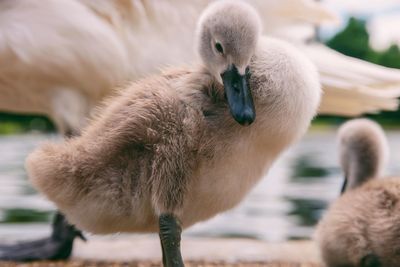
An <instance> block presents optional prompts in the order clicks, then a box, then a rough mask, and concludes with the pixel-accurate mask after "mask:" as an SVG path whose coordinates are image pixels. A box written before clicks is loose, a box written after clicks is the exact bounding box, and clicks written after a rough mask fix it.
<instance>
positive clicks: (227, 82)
mask: <svg viewBox="0 0 400 267" xmlns="http://www.w3.org/2000/svg"><path fill="white" fill-rule="evenodd" d="M221 77H222V81H223V83H224V88H225V94H226V97H227V99H228V104H229V109H230V111H231V114H232V116H233V118H234V119H235V120H236V121H237V122H238V123H240V124H241V125H250V124H251V123H252V122H253V121H254V120H255V118H256V111H255V108H254V104H253V97H252V96H251V92H250V90H249V87H248V85H247V79H246V74H244V75H240V74H239V71H238V69H237V68H236V66H235V65H231V66H230V67H229V69H228V70H226V71H225V72H224V73H222V74H221Z"/></svg>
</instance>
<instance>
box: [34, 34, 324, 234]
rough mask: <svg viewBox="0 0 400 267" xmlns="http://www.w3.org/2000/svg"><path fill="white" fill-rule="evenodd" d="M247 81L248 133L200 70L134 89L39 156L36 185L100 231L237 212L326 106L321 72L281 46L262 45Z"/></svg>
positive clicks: (73, 218)
mask: <svg viewBox="0 0 400 267" xmlns="http://www.w3.org/2000/svg"><path fill="white" fill-rule="evenodd" d="M248 79H249V87H250V88H251V91H252V95H253V98H254V105H255V107H256V111H257V117H256V120H255V122H254V123H253V124H252V125H250V126H248V127H243V126H241V125H239V124H238V123H236V122H235V121H234V120H233V119H232V116H231V115H230V113H229V110H228V107H227V103H226V99H225V97H224V91H223V87H222V85H221V84H220V83H219V82H218V81H217V79H216V78H215V77H214V76H213V75H212V74H211V73H210V72H209V71H208V70H207V69H205V68H204V67H202V66H199V67H191V68H189V67H188V68H185V69H180V70H179V69H172V70H169V71H166V72H165V73H164V74H163V75H160V76H152V77H148V78H146V79H144V80H141V81H139V82H137V83H133V84H131V85H130V86H128V88H126V89H124V90H122V91H121V93H119V95H118V96H116V97H115V98H112V99H111V100H110V101H109V102H108V103H107V104H106V105H105V108H104V109H102V110H101V111H100V112H99V115H98V116H97V117H96V118H94V119H93V120H92V122H91V123H90V126H89V127H88V128H87V129H86V130H84V131H83V133H82V136H81V137H78V138H74V139H70V140H68V141H67V142H65V143H62V144H52V143H50V144H47V145H45V146H43V147H41V148H39V149H38V150H36V151H35V152H34V153H32V154H31V155H30V156H29V158H28V160H27V169H28V172H29V176H30V180H31V182H32V183H33V184H34V186H35V187H36V188H37V189H39V190H40V191H41V192H43V193H44V194H45V195H47V196H48V197H49V199H50V200H52V201H54V202H55V203H56V204H57V206H58V207H59V208H60V209H61V211H62V212H64V213H65V214H66V216H67V218H68V220H69V221H70V222H71V223H74V224H76V225H77V226H78V227H79V228H81V229H85V230H89V231H92V232H96V233H110V232H115V231H126V232H143V231H156V230H157V218H158V215H160V214H161V213H165V212H172V213H174V214H177V216H178V218H179V219H180V220H181V221H182V224H183V226H184V227H188V226H190V225H192V224H193V223H195V222H197V221H200V220H205V219H207V218H210V217H211V216H214V215H215V214H217V213H218V212H221V211H224V210H227V209H230V208H232V207H234V206H235V205H236V204H237V203H238V202H239V201H240V200H241V199H242V198H243V197H244V196H245V195H246V193H247V192H248V191H249V190H250V189H251V188H252V187H253V186H254V185H255V184H256V183H257V181H258V180H259V179H260V178H261V177H262V176H263V175H264V173H265V172H266V171H268V169H269V167H270V166H271V164H272V163H273V161H274V160H275V159H276V158H277V157H278V155H279V154H280V153H281V152H282V151H283V150H284V149H285V148H286V147H287V146H288V145H289V144H291V143H292V142H294V141H295V140H297V139H298V138H299V137H300V136H301V135H302V134H303V133H304V132H305V131H306V129H307V127H308V125H309V123H310V121H311V119H312V117H313V116H314V115H315V112H316V109H317V106H318V102H319V99H320V85H319V82H318V75H317V72H316V70H315V68H314V66H313V65H312V64H311V63H310V62H309V61H308V60H307V58H305V57H304V56H303V55H301V54H300V53H299V52H298V51H297V50H296V49H294V48H293V47H292V46H290V45H288V44H286V43H285V42H282V41H278V40H275V39H270V38H263V39H262V40H260V41H259V45H258V48H257V50H256V54H255V56H254V57H253V58H252V60H251V63H250V77H249V78H248Z"/></svg>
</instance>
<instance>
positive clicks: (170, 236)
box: [159, 214, 185, 267]
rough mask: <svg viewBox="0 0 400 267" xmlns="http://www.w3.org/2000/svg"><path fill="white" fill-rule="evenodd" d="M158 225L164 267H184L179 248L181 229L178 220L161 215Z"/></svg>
mask: <svg viewBox="0 0 400 267" xmlns="http://www.w3.org/2000/svg"><path fill="white" fill-rule="evenodd" d="M159 224H160V225H159V226H160V233H159V235H160V240H161V248H162V254H163V265H164V267H184V266H185V265H184V264H183V260H182V256H181V248H180V245H181V233H182V228H181V226H180V223H179V221H178V219H177V218H176V217H175V216H174V215H172V214H162V215H161V216H160V218H159Z"/></svg>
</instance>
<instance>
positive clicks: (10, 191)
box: [0, 131, 400, 241]
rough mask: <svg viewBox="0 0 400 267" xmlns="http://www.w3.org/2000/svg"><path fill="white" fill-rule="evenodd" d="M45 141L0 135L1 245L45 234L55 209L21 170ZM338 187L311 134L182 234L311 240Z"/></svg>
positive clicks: (324, 137)
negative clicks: (240, 196) (241, 194)
mask: <svg viewBox="0 0 400 267" xmlns="http://www.w3.org/2000/svg"><path fill="white" fill-rule="evenodd" d="M397 136H398V133H397V132H390V133H389V142H390V146H391V148H392V151H395V152H396V151H398V150H399V148H400V138H398V137H397ZM48 139H59V138H58V137H57V136H53V135H41V134H30V135H19V136H0V146H1V148H2V149H1V150H0V241H1V239H3V240H5V239H6V240H12V239H23V238H34V237H38V236H41V235H45V234H46V233H48V231H49V224H48V221H49V218H50V217H51V216H50V214H51V212H52V211H53V210H54V206H53V205H52V204H51V203H49V202H48V201H47V200H45V199H44V198H43V197H42V196H40V195H38V194H37V193H36V192H35V191H34V190H33V189H32V187H31V186H30V185H29V183H28V182H27V177H26V174H25V171H24V167H23V163H24V159H25V157H26V155H27V154H28V153H29V152H30V151H32V150H33V149H34V147H36V146H37V145H38V144H40V143H41V142H43V141H45V140H48ZM398 139H399V140H398ZM399 160H400V155H394V154H393V155H391V164H390V168H389V171H390V172H391V173H400V169H399V168H398V166H397V165H396V164H395V162H399ZM341 182H342V178H341V172H340V169H339V167H338V163H337V151H336V143H335V135H334V132H333V131H328V132H311V133H309V134H308V135H307V136H306V137H305V138H303V140H302V141H301V142H300V143H299V144H297V145H295V146H293V147H292V148H291V149H289V150H288V151H287V152H285V153H284V154H283V155H282V156H281V158H280V159H279V160H278V161H277V162H276V163H275V165H274V167H273V168H272V169H271V170H270V172H269V173H268V175H267V177H265V179H263V180H262V181H261V182H260V183H259V184H258V186H257V187H256V188H255V189H254V190H253V191H252V192H251V194H250V195H249V196H248V197H247V198H246V199H245V200H244V201H243V202H242V203H241V204H240V205H239V206H238V207H236V208H235V209H233V210H231V211H228V212H226V213H224V214H221V215H218V216H216V217H215V218H213V219H211V220H209V221H207V222H203V223H199V224H197V225H195V226H193V227H192V228H190V229H189V230H188V231H187V232H186V234H187V235H196V236H219V237H221V236H223V237H250V238H257V239H263V240H269V241H281V240H286V239H303V238H309V237H310V236H311V235H312V233H313V226H314V225H315V224H316V223H317V221H318V219H319V218H320V217H321V216H322V214H323V212H324V210H325V209H326V207H327V205H328V204H329V203H330V202H331V201H332V200H334V199H335V198H336V197H337V196H338V195H339V190H340V186H341Z"/></svg>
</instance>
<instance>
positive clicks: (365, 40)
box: [326, 18, 400, 68]
mask: <svg viewBox="0 0 400 267" xmlns="http://www.w3.org/2000/svg"><path fill="white" fill-rule="evenodd" d="M326 45H327V46H329V47H330V48H332V49H334V50H336V51H339V52H341V53H343V54H345V55H348V56H351V57H356V58H359V59H363V60H366V61H369V62H372V63H375V64H379V65H382V66H386V67H390V68H400V49H399V47H398V45H397V44H392V45H391V46H390V47H389V48H388V49H386V50H383V51H377V50H374V49H373V48H372V47H371V46H370V44H369V33H368V31H367V27H366V21H365V20H361V19H357V18H350V19H349V22H348V23H347V26H346V27H345V28H344V29H343V30H342V31H341V32H339V33H337V34H336V35H335V36H334V37H333V38H332V39H330V40H328V41H327V42H326Z"/></svg>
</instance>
